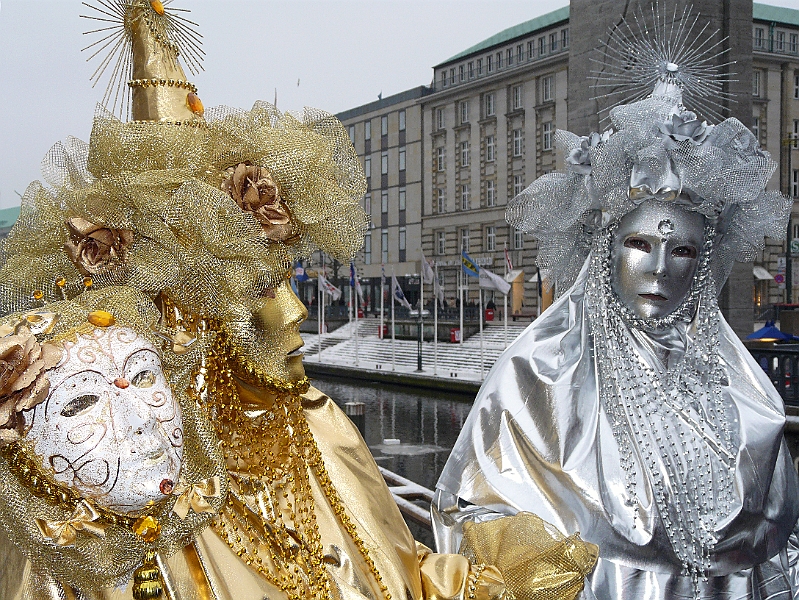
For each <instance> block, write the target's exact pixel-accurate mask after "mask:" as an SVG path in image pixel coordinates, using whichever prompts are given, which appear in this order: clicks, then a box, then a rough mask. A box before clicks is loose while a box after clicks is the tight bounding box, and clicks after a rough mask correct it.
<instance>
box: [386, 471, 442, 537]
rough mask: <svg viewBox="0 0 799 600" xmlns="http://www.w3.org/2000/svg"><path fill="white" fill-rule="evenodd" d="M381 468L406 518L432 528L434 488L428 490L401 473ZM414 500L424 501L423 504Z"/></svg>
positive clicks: (429, 528)
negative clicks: (431, 509) (431, 508)
mask: <svg viewBox="0 0 799 600" xmlns="http://www.w3.org/2000/svg"><path fill="white" fill-rule="evenodd" d="M377 468H378V469H380V473H381V475H383V479H384V480H385V481H386V484H387V485H388V489H389V490H390V491H391V495H392V496H394V501H395V502H396V503H397V506H398V507H399V509H400V512H401V513H402V516H404V517H405V518H406V519H408V520H410V521H413V522H414V523H418V524H419V525H421V526H422V527H425V528H426V529H428V530H432V527H433V524H432V523H431V522H430V504H431V503H432V502H433V490H428V489H427V488H426V487H423V486H421V485H419V484H418V483H414V482H413V481H411V480H410V479H405V478H404V477H402V476H401V475H397V474H396V473H394V472H393V471H389V470H388V469H384V468H383V467H381V466H378V467H377ZM414 502H421V503H423V504H422V505H421V506H420V505H419V504H415V503H414Z"/></svg>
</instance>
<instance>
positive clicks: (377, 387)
mask: <svg viewBox="0 0 799 600" xmlns="http://www.w3.org/2000/svg"><path fill="white" fill-rule="evenodd" d="M313 383H314V385H315V386H316V387H318V388H319V389H321V390H322V391H324V392H325V393H326V394H328V395H329V396H330V397H331V398H333V400H335V402H336V403H337V404H338V405H339V406H341V407H343V405H344V403H345V402H363V403H364V404H365V405H366V406H365V412H366V436H365V437H366V443H367V444H368V445H369V448H370V449H371V450H372V454H373V455H374V457H375V460H376V461H377V463H378V464H379V465H381V466H383V467H385V468H387V469H389V470H391V471H394V472H395V473H397V474H399V475H402V476H403V477H407V478H408V479H410V480H411V481H415V482H416V483H419V484H421V485H423V486H425V487H427V488H430V489H433V488H434V487H435V484H436V481H437V480H438V476H439V474H440V473H441V469H443V468H444V463H445V462H446V460H447V457H448V456H449V453H450V451H451V450H452V446H453V445H454V444H455V440H456V439H457V438H458V434H459V433H460V431H461V428H462V427H463V422H464V421H465V420H466V417H467V415H468V414H469V410H470V409H471V407H472V402H471V401H472V400H473V398H472V397H469V396H465V395H463V394H448V393H446V392H431V391H427V390H417V389H414V388H409V387H395V386H389V385H385V384H371V383H366V382H355V383H350V382H349V381H347V380H342V379H338V378H329V379H327V378H316V379H314V382H313ZM397 440H398V441H397Z"/></svg>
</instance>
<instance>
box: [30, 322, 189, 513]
mask: <svg viewBox="0 0 799 600" xmlns="http://www.w3.org/2000/svg"><path fill="white" fill-rule="evenodd" d="M47 375H48V379H49V380H50V393H49V395H48V397H47V400H45V401H44V402H43V403H41V404H39V405H38V406H36V407H35V408H34V409H33V410H31V411H29V412H28V413H26V415H25V418H26V424H27V425H28V428H29V430H28V433H27V436H26V437H27V439H28V440H29V441H31V442H33V444H34V449H35V452H36V454H37V456H39V457H40V458H41V459H42V466H43V467H44V468H45V469H46V470H49V471H52V472H53V473H54V475H55V479H56V481H58V482H59V483H62V484H65V485H66V486H68V487H70V488H73V489H74V490H76V491H78V492H79V493H80V494H81V495H82V496H83V497H85V498H87V499H90V500H92V501H94V502H96V503H97V504H98V505H100V506H103V507H105V508H108V509H111V510H114V511H117V512H121V513H131V512H136V511H139V510H141V509H143V508H145V507H146V506H148V505H151V504H152V503H155V502H158V501H160V500H163V499H164V498H165V497H166V496H167V495H168V494H169V493H171V491H172V486H173V485H174V484H175V483H176V482H177V481H178V477H179V475H180V466H181V461H182V459H183V420H182V416H181V412H180V406H179V405H178V403H177V402H176V401H175V399H174V398H173V396H172V391H171V389H170V387H169V384H168V383H167V381H166V378H165V377H164V373H163V371H162V369H161V361H160V358H159V354H158V351H157V350H156V348H155V347H154V346H153V345H152V344H151V343H150V342H149V341H148V340H147V339H146V338H144V337H142V336H140V335H138V334H137V333H136V332H135V331H133V330H132V329H127V328H122V327H108V328H104V329H103V328H98V329H95V330H94V331H93V332H92V333H90V334H86V335H78V338H77V343H75V342H70V341H67V342H64V356H63V358H62V360H61V362H60V363H59V365H58V366H57V367H55V368H54V369H52V370H51V371H49V372H48V374H47Z"/></svg>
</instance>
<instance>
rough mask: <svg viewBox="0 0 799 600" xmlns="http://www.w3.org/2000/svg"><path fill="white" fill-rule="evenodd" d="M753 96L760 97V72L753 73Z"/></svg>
mask: <svg viewBox="0 0 799 600" xmlns="http://www.w3.org/2000/svg"><path fill="white" fill-rule="evenodd" d="M752 95H753V96H754V97H755V98H759V97H760V71H756V70H755V71H752Z"/></svg>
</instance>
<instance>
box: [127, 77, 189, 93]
mask: <svg viewBox="0 0 799 600" xmlns="http://www.w3.org/2000/svg"><path fill="white" fill-rule="evenodd" d="M128 85H129V86H130V87H140V88H148V87H150V86H153V87H157V86H159V85H160V86H168V87H178V88H183V89H186V90H189V91H190V92H194V93H195V94H196V93H197V86H196V85H194V84H193V83H191V82H189V81H181V80H180V79H155V78H153V79H131V80H130V81H128Z"/></svg>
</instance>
